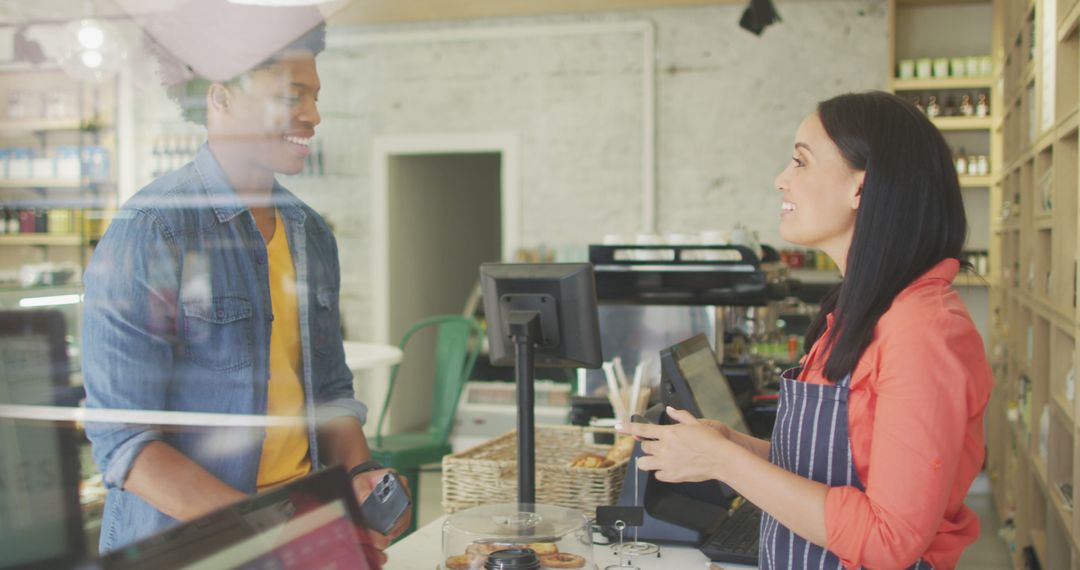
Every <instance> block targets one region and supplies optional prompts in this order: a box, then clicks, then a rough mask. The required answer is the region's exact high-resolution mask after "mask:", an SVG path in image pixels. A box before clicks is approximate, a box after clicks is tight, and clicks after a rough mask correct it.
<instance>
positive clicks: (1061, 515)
mask: <svg viewBox="0 0 1080 570" xmlns="http://www.w3.org/2000/svg"><path fill="white" fill-rule="evenodd" d="M1074 433H1075V432H1074V429H1073V426H1072V424H1069V423H1067V422H1066V421H1065V420H1064V418H1063V417H1062V416H1061V415H1060V414H1057V413H1053V412H1051V413H1050V432H1049V434H1048V437H1047V439H1048V449H1049V455H1048V460H1049V463H1048V464H1047V472H1046V473H1047V480H1046V498H1047V501H1048V503H1049V507H1050V509H1049V510H1052V511H1054V513H1055V516H1056V517H1057V522H1058V523H1060V525H1061V526H1062V527H1063V528H1064V529H1065V530H1066V531H1068V532H1069V533H1070V534H1071V532H1072V527H1073V513H1072V509H1071V508H1069V507H1068V506H1067V504H1066V502H1065V499H1064V496H1065V495H1064V494H1063V493H1062V490H1061V489H1062V484H1067V485H1070V486H1071V485H1073V482H1074V479H1073V473H1074V472H1073V462H1074V460H1073V455H1072V454H1073V451H1074V449H1075V443H1074V442H1075V436H1074ZM1048 526H1052V525H1048ZM1050 568H1060V566H1053V565H1052V566H1050Z"/></svg>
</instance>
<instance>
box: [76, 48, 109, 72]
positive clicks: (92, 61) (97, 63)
mask: <svg viewBox="0 0 1080 570" xmlns="http://www.w3.org/2000/svg"><path fill="white" fill-rule="evenodd" d="M79 57H80V59H82V62H83V65H85V66H86V67H89V68H90V69H97V68H99V67H101V63H102V61H103V58H102V57H101V52H100V51H97V50H87V51H84V52H82V53H81V54H79Z"/></svg>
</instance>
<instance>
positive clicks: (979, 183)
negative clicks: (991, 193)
mask: <svg viewBox="0 0 1080 570" xmlns="http://www.w3.org/2000/svg"><path fill="white" fill-rule="evenodd" d="M993 185H994V177H993V176H989V175H987V176H961V177H960V187H961V188H989V187H991V186H993Z"/></svg>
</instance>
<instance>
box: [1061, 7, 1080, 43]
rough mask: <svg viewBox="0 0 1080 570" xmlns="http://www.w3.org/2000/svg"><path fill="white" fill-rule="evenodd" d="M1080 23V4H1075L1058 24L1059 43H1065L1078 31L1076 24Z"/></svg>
mask: <svg viewBox="0 0 1080 570" xmlns="http://www.w3.org/2000/svg"><path fill="white" fill-rule="evenodd" d="M1078 21H1080V3H1077V4H1073V7H1072V8H1069V11H1068V13H1066V14H1065V16H1064V17H1062V18H1061V20H1060V21H1059V22H1058V29H1057V41H1058V42H1063V41H1065V40H1066V39H1067V38H1068V37H1069V36H1071V35H1072V33H1073V32H1074V31H1075V30H1076V24H1077V22H1078Z"/></svg>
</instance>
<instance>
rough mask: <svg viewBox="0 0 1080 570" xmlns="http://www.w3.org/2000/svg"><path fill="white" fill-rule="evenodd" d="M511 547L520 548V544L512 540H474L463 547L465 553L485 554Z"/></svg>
mask: <svg viewBox="0 0 1080 570" xmlns="http://www.w3.org/2000/svg"><path fill="white" fill-rule="evenodd" d="M512 548H521V545H520V544H515V543H512V542H474V543H472V544H470V545H469V546H468V548H466V549H465V554H473V555H479V556H487V555H488V554H491V553H492V552H495V551H496V550H510V549H512Z"/></svg>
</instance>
